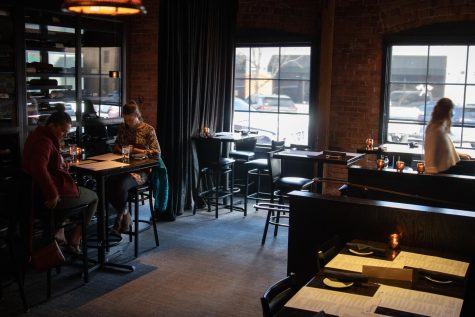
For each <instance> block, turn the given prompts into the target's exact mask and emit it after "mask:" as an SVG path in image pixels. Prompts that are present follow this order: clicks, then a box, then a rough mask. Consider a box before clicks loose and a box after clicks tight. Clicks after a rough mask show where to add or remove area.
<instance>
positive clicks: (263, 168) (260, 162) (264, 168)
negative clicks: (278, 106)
mask: <svg viewBox="0 0 475 317" xmlns="http://www.w3.org/2000/svg"><path fill="white" fill-rule="evenodd" d="M284 148H285V141H272V144H271V149H272V151H277V150H279V151H280V150H283V149H284ZM244 165H245V166H246V168H247V175H246V186H245V194H244V215H245V216H246V215H247V200H248V199H253V200H255V201H256V203H259V201H260V200H270V198H271V193H270V192H264V191H263V190H262V189H261V178H262V177H269V170H268V160H267V158H261V159H255V160H251V161H248V162H245V163H244ZM251 177H254V178H255V183H256V191H255V192H254V193H251V194H249V187H250V186H252V185H253V184H254V182H251V181H250V178H251Z"/></svg>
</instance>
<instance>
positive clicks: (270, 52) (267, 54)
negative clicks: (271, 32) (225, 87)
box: [251, 47, 279, 78]
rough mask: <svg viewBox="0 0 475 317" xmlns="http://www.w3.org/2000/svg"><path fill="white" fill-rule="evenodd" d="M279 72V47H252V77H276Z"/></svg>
mask: <svg viewBox="0 0 475 317" xmlns="http://www.w3.org/2000/svg"><path fill="white" fill-rule="evenodd" d="M278 72H279V48H278V47H253V48H251V78H275V75H276V74H277V73H278Z"/></svg>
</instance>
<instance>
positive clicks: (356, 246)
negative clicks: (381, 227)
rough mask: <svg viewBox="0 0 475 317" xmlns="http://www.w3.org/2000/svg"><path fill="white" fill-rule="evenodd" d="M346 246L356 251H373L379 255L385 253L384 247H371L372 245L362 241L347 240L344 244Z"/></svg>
mask: <svg viewBox="0 0 475 317" xmlns="http://www.w3.org/2000/svg"><path fill="white" fill-rule="evenodd" d="M346 246H347V247H348V249H352V250H355V251H358V252H374V253H377V254H381V255H383V254H386V249H382V248H376V247H373V246H370V245H367V244H364V243H352V242H348V243H347V244H346Z"/></svg>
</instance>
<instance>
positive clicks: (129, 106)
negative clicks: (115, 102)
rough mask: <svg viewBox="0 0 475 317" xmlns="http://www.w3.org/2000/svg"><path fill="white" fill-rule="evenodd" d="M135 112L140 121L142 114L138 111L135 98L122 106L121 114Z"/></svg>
mask: <svg viewBox="0 0 475 317" xmlns="http://www.w3.org/2000/svg"><path fill="white" fill-rule="evenodd" d="M130 114H135V115H136V116H137V118H138V119H139V120H140V121H142V114H141V113H140V109H139V105H138V104H137V103H136V102H135V100H130V101H129V102H128V103H126V104H125V105H124V106H123V107H122V115H130Z"/></svg>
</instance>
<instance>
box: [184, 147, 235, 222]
mask: <svg viewBox="0 0 475 317" xmlns="http://www.w3.org/2000/svg"><path fill="white" fill-rule="evenodd" d="M195 146H196V154H197V158H198V166H199V175H198V180H197V187H196V188H197V191H198V194H197V196H198V197H199V198H202V199H204V200H205V202H206V204H207V206H208V211H209V212H211V204H214V205H215V209H216V211H215V217H216V218H218V208H219V207H218V206H219V199H223V204H224V200H225V199H226V198H229V200H230V204H229V207H230V209H231V211H232V210H233V196H234V193H235V192H237V191H236V190H235V189H234V162H235V160H234V159H232V158H227V157H223V156H222V155H221V153H222V149H221V141H220V140H216V139H212V138H196V139H195ZM228 179H229V180H230V183H231V184H230V185H228V184H227V182H226V181H227V180H228ZM200 188H201V191H199V189H200ZM196 208H197V203H195V205H194V207H193V214H196Z"/></svg>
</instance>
